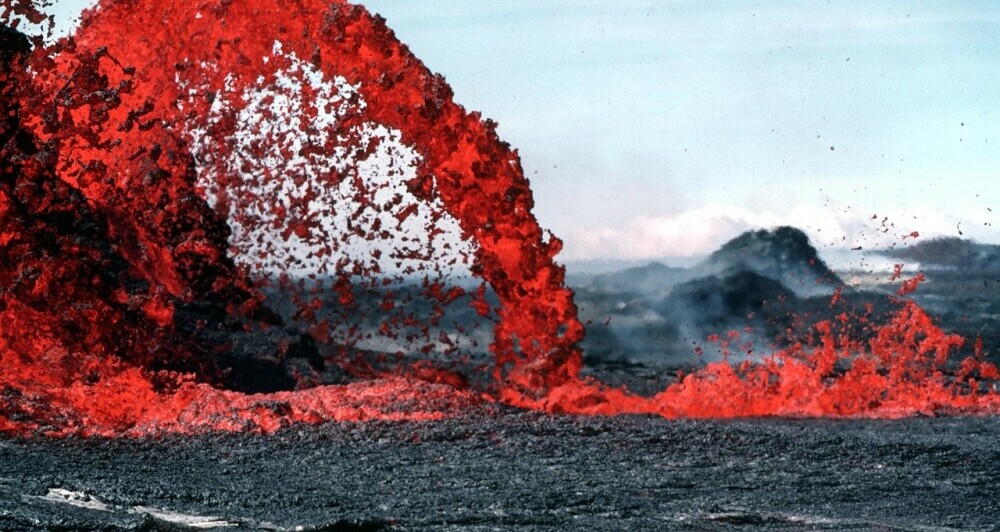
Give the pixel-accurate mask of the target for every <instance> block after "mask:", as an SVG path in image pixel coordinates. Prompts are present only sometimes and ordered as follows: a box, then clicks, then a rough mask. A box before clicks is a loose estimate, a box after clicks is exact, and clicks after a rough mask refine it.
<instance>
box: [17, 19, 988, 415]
mask: <svg viewBox="0 0 1000 532" xmlns="http://www.w3.org/2000/svg"><path fill="white" fill-rule="evenodd" d="M2 6H3V15H4V16H3V20H2V21H3V22H5V23H9V22H10V21H11V14H12V13H13V14H17V13H20V14H21V15H22V16H26V17H28V18H29V19H31V20H32V21H34V22H38V21H39V20H41V19H39V17H40V16H41V15H40V12H38V11H37V10H34V9H32V8H30V3H25V2H21V1H14V2H11V1H10V0H6V1H5V2H4V3H3V4H2ZM36 19H37V20H36ZM2 45H3V48H2V56H0V61H2V76H3V80H2V81H3V92H2V93H0V103H2V111H3V117H4V118H3V120H4V122H3V126H2V129H0V141H2V142H0V145H2V150H3V166H2V168H0V170H2V171H3V173H2V180H0V222H2V224H3V225H2V226H0V227H2V228H0V253H2V259H3V260H2V261H0V318H2V319H3V325H4V326H3V329H2V331H0V364H2V367H3V373H2V374H0V432H8V433H19V434H33V433H44V434H51V435H65V434H73V433H78V434H85V435H118V434H128V435H139V434H149V433H156V432H163V431H169V432H202V431H213V430H236V431H239V430H259V431H264V432H272V431H275V430H278V429H279V428H281V427H284V426H287V425H289V424H292V423H321V422H324V421H331V420H362V419H371V418H379V419H437V418H440V417H441V416H446V415H454V414H456V413H458V412H462V411H464V410H466V409H468V408H470V407H472V406H473V405H475V404H477V403H480V402H481V401H483V400H484V399H485V400H488V401H493V400H499V401H502V402H504V403H507V404H511V405H514V406H519V407H525V408H533V409H541V410H546V411H550V412H566V413H578V414H601V415H605V414H607V415H610V414H621V413H646V414H658V415H662V416H666V417H731V416H767V415H772V416H773V415H781V416H872V417H874V416H877V417H898V416H907V415H917V414H936V413H942V412H948V413H954V412H963V413H996V412H997V409H998V405H1000V401H998V400H997V397H998V396H997V393H996V392H995V390H994V389H995V386H993V384H994V382H995V381H996V380H997V378H998V377H1000V375H998V372H997V370H996V368H995V367H993V366H992V365H991V364H988V363H986V362H985V361H984V360H983V357H982V355H981V353H977V356H974V357H971V358H969V359H967V360H965V361H963V362H961V363H960V365H958V366H954V365H949V363H950V362H951V361H950V360H949V357H950V354H951V353H952V352H953V351H954V350H955V349H956V348H957V347H958V346H959V345H960V344H961V339H959V338H956V337H954V336H950V335H947V334H945V333H944V332H942V331H941V330H940V329H938V328H937V327H935V325H934V324H933V323H932V320H931V319H930V317H929V316H927V314H926V313H924V312H923V310H921V309H920V308H919V307H917V306H916V305H915V304H913V303H912V302H901V303H900V308H899V311H898V313H897V314H896V316H895V317H894V318H893V319H892V320H891V321H890V322H889V323H887V324H884V325H882V326H881V327H880V328H879V329H878V330H877V331H876V333H875V334H874V335H873V340H871V341H869V342H865V343H863V344H861V343H858V342H855V341H852V340H851V339H850V338H849V337H848V336H847V335H846V334H845V333H841V332H840V331H844V330H848V329H849V327H847V326H846V324H847V322H848V321H850V320H851V319H856V318H849V317H846V316H845V317H844V318H843V319H842V320H840V322H838V323H820V324H817V325H816V333H817V338H818V341H817V342H816V344H815V345H800V346H796V347H794V348H791V349H787V350H784V351H781V352H778V353H775V354H774V355H772V356H771V357H768V358H767V359H765V360H764V361H763V362H760V363H749V362H748V363H743V364H739V365H734V364H732V363H730V362H728V361H727V362H723V363H717V364H711V365H709V366H708V367H706V368H705V369H703V370H700V371H698V372H696V373H693V374H691V375H687V376H685V377H683V378H682V379H680V380H679V382H677V383H676V384H674V385H672V386H670V387H669V388H667V389H666V390H664V391H663V392H661V393H660V394H658V395H656V396H654V397H651V398H644V397H638V396H634V395H631V394H629V393H628V392H627V391H625V390H619V389H609V388H607V387H604V386H602V385H601V384H600V383H597V382H595V381H590V380H582V379H581V378H580V377H579V371H580V368H581V354H580V352H579V349H578V347H577V344H578V343H579V341H580V339H581V338H582V336H583V326H582V324H581V323H580V322H579V320H578V319H577V314H576V306H575V304H574V302H573V294H572V292H571V291H570V290H569V289H568V288H567V287H566V286H565V283H564V275H565V272H564V269H563V268H562V267H561V266H558V265H556V264H555V262H554V261H553V259H554V257H555V256H556V254H557V253H558V252H559V250H560V247H561V243H560V241H559V240H558V239H556V238H555V237H553V236H552V235H550V234H548V233H546V232H544V231H543V230H542V229H541V228H540V227H539V225H538V223H537V221H536V220H535V219H534V217H533V215H532V213H531V209H532V207H533V199H532V194H531V190H530V188H529V186H528V182H527V180H526V179H525V177H524V175H523V172H522V169H521V165H520V160H519V158H518V156H517V153H516V151H514V150H513V149H511V147H510V146H508V145H507V144H506V143H504V142H502V141H501V140H500V139H499V138H498V137H497V135H496V132H495V124H493V123H492V122H490V121H488V120H482V119H481V117H480V116H479V115H478V114H477V113H469V112H466V111H465V110H464V109H463V108H462V107H461V106H459V105H458V104H456V103H455V102H454V101H453V99H452V92H451V90H450V88H449V87H448V85H447V84H446V83H445V81H444V79H443V78H442V77H441V76H438V75H434V74H432V73H431V72H430V71H428V70H427V69H426V68H425V67H424V66H423V65H422V64H421V63H420V61H419V60H417V58H416V57H414V56H413V55H412V54H411V53H410V51H409V50H408V49H407V48H406V46H405V45H403V44H402V43H400V42H399V41H398V40H397V39H396V38H395V36H394V35H393V34H392V32H391V31H390V30H389V29H388V28H386V26H385V24H384V21H383V20H382V19H380V18H378V17H374V16H372V15H370V14H369V13H368V12H367V11H366V10H365V9H363V8H362V7H359V6H354V5H350V4H348V3H346V2H342V1H334V2H330V1H327V0H323V1H320V0H295V1H292V2H278V1H275V0H261V1H257V2H228V1H221V0H217V1H213V0H176V1H173V2H154V1H142V0H137V1H124V0H121V1H113V0H102V1H101V2H99V4H98V6H97V8H95V9H94V10H92V11H90V12H88V13H87V14H86V15H85V17H84V19H83V23H82V25H81V27H80V29H79V30H78V32H77V33H76V35H75V36H74V37H73V38H72V39H69V40H64V41H62V42H60V43H58V44H56V45H54V46H52V47H43V46H41V42H40V40H36V42H35V43H34V45H35V46H34V48H35V49H34V51H30V49H31V46H30V43H29V41H28V40H26V39H24V37H23V36H21V35H20V34H18V33H17V32H15V31H13V30H9V29H7V28H6V27H5V28H4V30H3V34H2ZM463 271H467V272H469V273H471V274H473V275H475V276H478V277H479V278H481V279H482V280H483V281H485V283H488V285H489V287H490V288H491V289H492V290H493V292H494V293H495V301H490V300H488V298H487V295H486V285H485V284H484V285H480V287H479V289H478V290H467V289H466V288H463V287H460V286H457V285H453V284H452V282H451V281H452V280H451V279H450V276H452V275H453V274H454V273H455V272H463ZM414 278H420V279H422V284H420V286H421V290H422V294H423V296H424V297H425V298H426V299H427V300H428V301H429V302H430V303H429V308H430V312H429V316H427V317H423V318H420V317H417V316H415V315H413V314H407V313H404V312H402V311H400V310H399V309H400V307H401V306H402V305H399V304H398V303H399V301H397V298H398V297H399V296H398V295H395V291H398V290H400V289H399V285H401V284H402V283H403V282H406V281H411V280H412V279H414ZM304 279H308V281H309V282H308V283H307V282H306V281H305V280H304ZM327 281H329V284H328V285H327V286H325V289H326V290H328V291H329V292H331V293H333V294H334V295H335V297H334V298H333V299H332V300H326V301H324V300H323V299H322V298H321V297H320V291H319V290H318V289H316V288H315V284H316V283H319V284H322V283H325V282H327ZM918 282H919V279H918V280H910V281H907V283H910V285H912V287H915V286H916V284H917V283H918ZM309 285H311V286H309ZM910 285H907V286H908V288H907V289H908V290H909V289H910V288H911V287H910ZM262 287H264V288H270V289H277V290H279V291H280V293H282V294H284V296H285V297H286V299H287V300H288V301H291V302H292V303H293V304H294V305H295V306H296V309H295V312H294V315H293V316H292V317H291V318H289V317H287V316H281V315H279V314H278V313H276V312H275V311H274V310H273V309H272V308H271V306H269V303H267V302H266V301H265V296H264V294H263V292H262ZM359 294H367V296H368V297H371V296H372V294H377V295H379V298H380V299H379V300H378V304H377V306H376V307H377V309H378V312H379V313H380V316H382V317H383V318H384V319H381V318H380V319H381V321H380V322H379V323H381V328H380V330H379V331H378V332H377V334H378V335H382V337H383V338H388V339H390V340H392V341H393V342H395V343H393V344H392V345H394V346H397V347H398V349H399V353H400V355H402V354H403V350H404V349H411V350H414V351H416V352H419V353H423V354H425V355H427V354H428V353H441V354H444V355H445V356H448V357H454V358H455V361H458V360H461V357H462V356H463V350H465V349H466V348H467V345H465V344H462V343H461V342H460V341H457V340H456V339H455V338H454V337H452V336H449V334H446V333H445V332H444V331H442V330H438V329H437V328H436V327H437V326H438V324H439V322H440V321H441V320H442V317H443V316H444V315H445V314H446V311H447V307H449V305H453V304H454V303H455V302H456V301H464V302H465V303H466V304H467V305H468V306H470V307H471V308H473V309H474V310H475V312H476V313H477V314H478V315H479V316H480V317H482V318H488V321H489V320H492V321H489V323H490V324H491V325H492V327H493V331H492V341H491V345H490V347H489V349H490V354H491V355H492V357H493V361H492V363H491V367H492V370H491V371H492V377H491V382H490V383H489V384H488V385H487V386H486V387H485V389H481V390H477V388H476V386H470V385H469V384H468V383H467V382H466V381H465V380H463V377H462V376H461V375H457V374H455V373H453V372H450V371H447V370H445V369H443V368H440V367H438V366H434V365H420V364H413V365H410V366H408V365H407V364H403V363H400V364H397V365H394V366H390V368H391V369H390V370H385V369H384V368H382V367H381V366H377V365H375V366H373V365H367V366H363V365H361V364H359V363H358V360H359V357H358V356H357V354H358V348H359V346H360V347H366V346H367V347H369V348H373V346H379V348H384V346H385V345H387V344H384V343H383V344H379V343H377V342H376V343H369V344H364V342H365V341H368V340H371V336H372V334H371V333H366V332H365V331H363V330H361V327H360V325H358V324H359V323H360V322H359V321H355V322H352V321H351V320H352V319H354V320H357V317H358V316H359V315H360V314H361V310H359V304H358V299H359ZM463 298H464V299H463ZM328 307H329V308H328ZM331 308H332V310H331ZM324 312H328V314H323V313H324ZM331 316H332V317H331ZM289 323H291V326H290V325H289ZM296 327H299V328H300V330H299V329H296ZM244 337H251V338H254V339H256V340H255V342H256V344H255V345H259V346H263V347H258V351H263V352H258V353H256V354H254V355H253V356H250V357H249V358H248V357H246V356H243V355H241V354H240V353H241V351H240V349H239V348H238V346H237V345H236V344H238V343H239V341H238V339H239V338H244ZM314 342H319V343H320V344H322V345H324V346H326V348H327V351H322V350H321V349H320V348H317V347H316V346H315V344H314ZM333 348H339V349H340V355H336V354H333V355H331V354H330V352H329V349H333ZM334 350H335V349H334ZM361 358H363V357H361ZM362 366H363V367H362ZM376 366H377V367H376ZM331 367H342V368H343V369H345V370H346V371H347V372H348V373H351V374H353V375H354V376H355V377H358V376H363V377H366V378H365V379H364V380H361V381H359V382H352V383H350V384H342V385H337V386H317V385H319V384H322V383H323V382H324V381H323V379H322V375H323V372H327V373H329V372H330V368H331ZM373 376H375V377H377V378H371V377H373ZM428 380H430V381H434V382H439V383H449V384H435V383H431V382H426V381H428ZM225 388H228V389H229V390H226V389H225ZM305 388H309V389H305ZM293 390H294V391H293ZM240 391H256V392H268V393H256V394H248V393H240ZM483 392H485V394H484V393H483Z"/></svg>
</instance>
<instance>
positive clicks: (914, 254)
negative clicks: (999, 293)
mask: <svg viewBox="0 0 1000 532" xmlns="http://www.w3.org/2000/svg"><path fill="white" fill-rule="evenodd" d="M889 255H890V256H892V257H895V258H898V259H900V260H904V261H915V262H919V263H920V264H924V265H934V266H943V267H946V268H955V269H962V270H995V269H1000V246H995V245H989V244H979V243H976V242H974V241H972V240H968V239H963V238H957V237H943V238H935V239H931V240H926V241H923V242H920V243H918V244H914V245H912V246H910V247H907V248H905V249H896V250H893V251H891V252H890V253H889Z"/></svg>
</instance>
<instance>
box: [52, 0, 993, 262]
mask: <svg viewBox="0 0 1000 532" xmlns="http://www.w3.org/2000/svg"><path fill="white" fill-rule="evenodd" d="M83 3H85V2H80V1H78V0H57V4H58V6H57V8H58V9H61V10H63V11H66V12H69V11H72V10H73V9H74V8H75V9H78V8H76V7H75V6H77V5H82V4H83ZM366 5H367V6H368V7H369V9H370V10H372V11H374V12H377V13H379V14H381V15H382V16H384V17H385V18H386V19H387V20H388V23H389V26H390V27H392V28H394V30H395V31H396V33H397V35H398V36H399V37H400V38H401V40H403V41H404V42H406V43H408V44H409V45H410V47H411V49H412V50H413V51H414V52H415V53H416V54H417V56H418V57H420V58H421V59H422V60H423V61H424V62H425V63H426V64H427V65H428V66H429V67H430V68H431V69H432V70H434V71H437V72H440V73H442V74H443V75H444V76H445V77H446V79H447V80H448V81H449V83H450V84H451V85H452V86H453V87H454V89H455V93H456V99H457V100H458V101H459V102H460V103H462V104H463V105H465V106H466V107H467V108H470V109H478V110H480V111H482V112H483V114H484V115H485V116H487V117H490V118H493V119H495V120H497V121H498V122H499V123H500V127H499V131H500V134H501V136H502V137H503V138H504V139H506V140H508V141H509V142H511V143H512V144H513V145H514V146H515V147H517V148H518V149H519V150H520V153H521V155H522V158H523V161H524V166H525V169H526V171H527V173H528V175H529V177H530V179H531V181H532V185H533V189H534V191H535V197H536V203H537V206H536V213H537V215H538V217H539V219H540V220H541V222H542V223H543V225H545V226H547V227H550V228H551V229H553V231H554V232H555V233H556V234H557V235H559V236H562V237H563V238H564V239H565V240H566V249H565V252H564V258H566V259H577V258H596V257H625V258H647V257H660V256H690V255H697V254H700V253H704V252H706V251H710V250H711V248H713V247H714V246H716V245H718V244H719V243H721V241H724V240H725V239H726V238H729V237H731V236H734V235H733V233H736V232H739V231H741V230H743V229H745V228H750V227H752V226H760V225H764V226H766V225H772V224H778V223H795V224H796V225H800V226H803V228H804V229H806V230H807V231H808V232H809V233H810V235H811V236H812V237H813V238H814V240H816V242H817V243H818V244H820V245H821V246H829V247H853V246H856V245H865V246H867V247H870V246H874V245H885V244H887V243H890V242H897V241H898V240H899V237H900V236H901V235H902V234H906V233H909V232H910V231H913V230H916V231H920V232H921V233H923V234H924V235H928V236H930V235H938V234H942V235H943V234H953V235H956V236H957V235H958V227H959V224H960V228H961V230H962V231H963V233H964V234H965V236H973V237H975V238H978V239H980V240H986V241H992V242H1000V236H998V228H1000V220H998V219H997V216H996V215H995V214H994V212H993V211H996V212H1000V188H998V185H997V183H1000V149H998V148H1000V90H998V87H1000V5H998V4H997V3H995V2H993V1H981V2H954V1H953V2H946V1H940V2H871V1H865V2H861V1H844V0H841V1H836V2H781V1H776V2H724V1H653V0H617V1H595V0H581V1H568V0H548V1H545V0H502V1H501V0H419V1H418V0H371V1H370V2H367V3H366ZM963 124H964V125H963ZM831 147H832V148H833V149H832V150H831ZM988 209H992V211H990V210H988ZM873 214H878V215H879V217H880V220H881V217H882V216H889V217H890V221H892V222H895V223H896V225H897V227H896V229H893V230H892V231H891V232H890V233H881V232H880V231H879V229H878V226H879V224H877V223H875V222H870V221H869V220H870V218H871V216H872V215H873ZM987 224H989V225H987Z"/></svg>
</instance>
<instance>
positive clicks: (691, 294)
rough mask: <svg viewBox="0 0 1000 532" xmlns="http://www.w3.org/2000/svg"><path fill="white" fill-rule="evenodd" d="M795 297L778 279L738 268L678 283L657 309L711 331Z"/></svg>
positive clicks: (761, 314) (782, 305)
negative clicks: (717, 274)
mask: <svg viewBox="0 0 1000 532" xmlns="http://www.w3.org/2000/svg"><path fill="white" fill-rule="evenodd" d="M798 301H799V299H798V297H797V296H796V295H795V294H794V293H793V292H792V291H791V290H789V289H788V288H787V287H786V286H784V285H783V284H782V283H780V282H778V281H776V280H774V279H771V278H769V277H765V276H763V275H760V274H758V273H755V272H751V271H746V270H740V271H736V272H732V273H729V274H727V275H722V276H709V277H702V278H700V279H695V280H693V281H688V282H686V283H683V284H680V285H678V286H676V287H675V288H674V289H673V291H672V292H671V293H670V296H669V297H667V298H666V299H665V300H663V302H662V303H661V304H660V309H661V311H662V312H663V314H664V315H665V316H670V317H671V318H672V319H674V320H679V321H683V322H687V323H689V324H691V325H692V326H694V327H695V328H696V329H698V330H700V331H702V332H703V334H712V333H722V332H725V331H724V330H722V329H724V328H726V327H732V326H738V325H745V324H747V323H750V322H751V321H755V320H756V318H758V317H764V316H766V315H769V314H770V313H771V312H772V311H773V310H774V309H776V308H790V307H795V306H796V305H797V304H798Z"/></svg>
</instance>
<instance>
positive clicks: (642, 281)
mask: <svg viewBox="0 0 1000 532" xmlns="http://www.w3.org/2000/svg"><path fill="white" fill-rule="evenodd" d="M689 278H690V272H689V271H688V270H686V269H684V268H673V267H670V266H666V265H664V264H663V263H660V262H650V263H649V264H646V265H644V266H638V267H635V268H628V269H625V270H622V271H617V272H610V273H605V274H600V275H596V276H594V278H593V279H592V280H591V282H590V284H589V286H591V287H593V288H594V289H595V290H600V291H605V292H627V293H632V294H645V295H652V294H660V293H662V294H663V295H666V290H669V289H670V287H672V286H674V285H676V284H677V283H679V282H682V281H684V280H687V279H689Z"/></svg>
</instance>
